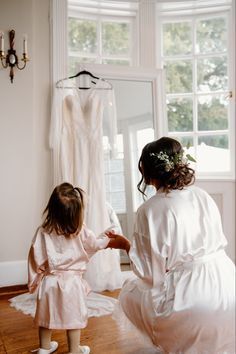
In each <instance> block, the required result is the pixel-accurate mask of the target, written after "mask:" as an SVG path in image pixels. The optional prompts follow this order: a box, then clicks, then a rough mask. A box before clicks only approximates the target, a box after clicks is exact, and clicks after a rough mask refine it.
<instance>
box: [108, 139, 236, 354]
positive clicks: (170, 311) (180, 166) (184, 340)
mask: <svg viewBox="0 0 236 354" xmlns="http://www.w3.org/2000/svg"><path fill="white" fill-rule="evenodd" d="M139 170H140V172H141V174H142V179H141V181H140V183H139V185H138V187H139V190H140V191H141V192H142V193H144V192H145V188H146V186H147V185H152V186H154V187H155V189H156V194H155V195H154V196H153V197H151V198H150V199H149V200H147V201H146V202H144V204H143V205H141V206H140V208H139V209H138V211H137V215H136V223H135V227H134V235H133V241H132V246H131V248H130V251H129V257H130V260H131V264H132V267H133V271H134V273H135V274H136V275H137V278H136V279H134V280H129V281H126V283H125V285H124V286H123V288H122V290H121V293H120V297H119V299H120V306H121V308H122V310H123V312H124V314H125V315H126V317H127V318H128V319H129V320H130V321H131V322H132V323H133V324H134V325H135V326H136V327H137V328H138V330H139V331H141V332H142V333H143V334H144V335H146V336H147V337H148V338H149V339H151V341H152V343H153V344H154V345H155V347H156V351H158V353H165V354H168V353H169V354H223V353H224V354H235V328H234V327H235V318H234V316H235V266H234V264H233V262H232V261H231V260H230V259H229V257H228V256H227V255H226V253H225V250H224V249H225V247H226V245H227V241H226V238H225V236H224V234H223V231H222V226H221V219H220V214H219V212H218V209H217V206H216V204H215V203H214V201H213V199H212V198H211V197H210V196H209V195H208V194H207V193H206V192H205V191H203V190H202V189H200V188H198V187H195V186H192V184H193V182H194V171H193V170H192V169H191V168H190V167H189V165H188V161H186V159H185V158H184V157H183V149H182V146H181V144H180V143H179V142H178V141H176V140H174V139H171V138H166V137H163V138H161V139H159V140H157V141H154V142H152V143H150V144H147V145H146V146H145V147H144V148H143V151H142V154H141V157H140V160H139ZM116 236H117V235H114V234H110V237H113V238H114V239H115V238H116Z"/></svg>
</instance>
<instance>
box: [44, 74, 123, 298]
mask: <svg viewBox="0 0 236 354" xmlns="http://www.w3.org/2000/svg"><path fill="white" fill-rule="evenodd" d="M68 81H70V82H69V83H68V82H67V81H66V80H64V81H63V86H62V87H61V88H60V89H56V92H55V95H54V101H53V108H52V121H51V129H50V146H51V148H52V151H53V161H54V186H56V185H58V184H60V183H62V182H69V183H72V184H73V185H75V186H79V187H81V188H82V189H83V190H84V191H85V198H86V209H85V211H86V213H85V223H86V225H87V227H88V228H89V229H91V230H92V231H93V232H94V233H95V234H96V235H99V234H101V233H103V232H104V231H105V230H106V229H108V228H110V227H113V228H114V227H115V225H111V223H110V220H109V214H108V210H107V206H106V192H105V177H104V155H103V135H104V133H106V134H107V135H108V138H109V141H110V146H111V149H110V152H111V154H113V155H114V154H115V153H116V144H115V141H116V134H117V129H116V106H115V97H114V91H113V89H110V88H111V87H110V86H109V83H107V82H106V81H105V80H103V79H98V80H97V81H96V83H94V84H93V83H92V85H93V86H92V88H90V89H87V90H80V89H78V87H77V85H76V84H75V85H74V86H73V85H72V84H71V80H68ZM69 85H70V86H69ZM68 86H69V87H70V88H69V89H68V88H64V87H68ZM104 127H105V130H106V132H104ZM85 279H86V280H87V281H88V283H89V285H90V287H91V288H92V290H94V291H103V290H114V289H117V288H120V287H121V285H122V277H121V270H120V255H119V251H118V250H111V249H106V250H102V251H99V252H98V253H97V254H95V255H94V256H93V257H92V258H91V260H90V262H89V264H88V268H87V271H86V273H85Z"/></svg>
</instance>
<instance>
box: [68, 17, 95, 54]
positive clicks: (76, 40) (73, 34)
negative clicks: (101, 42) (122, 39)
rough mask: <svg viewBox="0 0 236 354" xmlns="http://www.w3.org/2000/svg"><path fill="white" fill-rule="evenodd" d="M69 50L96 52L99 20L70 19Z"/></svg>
mask: <svg viewBox="0 0 236 354" xmlns="http://www.w3.org/2000/svg"><path fill="white" fill-rule="evenodd" d="M68 46H69V51H70V50H72V51H79V52H83V53H95V52H96V51H97V22H96V21H92V20H78V19H74V18H69V20H68Z"/></svg>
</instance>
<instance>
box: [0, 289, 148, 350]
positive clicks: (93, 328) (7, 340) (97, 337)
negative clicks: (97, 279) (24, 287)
mask: <svg viewBox="0 0 236 354" xmlns="http://www.w3.org/2000/svg"><path fill="white" fill-rule="evenodd" d="M21 292H22V291H21ZM103 294H104V295H108V296H112V297H117V296H118V294H119V291H118V290H117V291H114V292H104V293H103ZM15 295H16V294H14V295H12V294H7V293H5V294H1V295H0V354H5V353H7V354H28V353H30V350H32V349H36V348H37V347H38V335H37V328H35V327H34V326H33V319H32V317H31V316H29V315H24V314H23V313H22V312H20V311H17V310H16V309H15V308H13V307H11V306H10V303H9V301H8V299H9V298H11V297H14V296H15ZM52 339H53V340H56V341H58V342H59V348H58V350H57V351H56V352H55V353H57V354H62V353H67V352H68V348H67V343H66V334H65V331H58V330H55V331H54V332H53V338H52ZM81 344H82V345H89V346H90V348H91V354H147V353H149V350H148V348H147V347H145V345H144V344H143V343H142V341H141V339H139V338H138V337H137V336H135V335H134V333H132V332H131V331H130V332H128V333H127V331H126V330H125V328H123V327H122V326H121V325H120V326H118V325H117V323H116V322H115V321H114V320H113V319H112V318H111V316H103V317H99V318H95V317H94V318H90V319H89V323H88V326H87V328H86V329H84V330H82V333H81Z"/></svg>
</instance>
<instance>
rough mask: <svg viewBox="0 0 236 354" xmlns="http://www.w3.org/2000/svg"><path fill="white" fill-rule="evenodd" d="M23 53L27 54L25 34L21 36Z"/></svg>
mask: <svg viewBox="0 0 236 354" xmlns="http://www.w3.org/2000/svg"><path fill="white" fill-rule="evenodd" d="M23 53H24V54H27V35H26V34H25V35H24V37H23Z"/></svg>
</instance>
